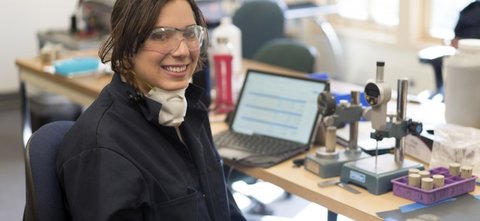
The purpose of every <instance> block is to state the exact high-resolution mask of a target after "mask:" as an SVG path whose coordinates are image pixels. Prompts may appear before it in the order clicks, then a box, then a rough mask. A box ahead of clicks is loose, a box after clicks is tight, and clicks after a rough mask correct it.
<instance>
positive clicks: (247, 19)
mask: <svg viewBox="0 0 480 221" xmlns="http://www.w3.org/2000/svg"><path fill="white" fill-rule="evenodd" d="M282 3H283V4H282ZM285 8H286V5H285V4H284V2H282V1H281V0H277V1H275V0H252V1H246V2H244V3H243V5H241V6H240V7H239V8H238V9H237V10H236V11H235V12H234V14H233V17H232V23H233V24H234V25H236V26H237V27H238V28H239V29H240V30H241V31H242V56H243V57H244V58H252V57H253V54H254V53H255V52H256V51H257V49H258V48H260V47H261V46H262V45H263V44H265V43H266V42H268V41H270V40H272V39H275V38H281V37H284V34H285V27H284V26H285V16H284V9H285Z"/></svg>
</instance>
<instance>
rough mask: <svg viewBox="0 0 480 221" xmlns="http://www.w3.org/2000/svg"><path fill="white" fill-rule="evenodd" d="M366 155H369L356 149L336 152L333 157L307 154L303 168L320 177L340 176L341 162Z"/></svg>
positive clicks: (365, 156) (362, 157)
mask: <svg viewBox="0 0 480 221" xmlns="http://www.w3.org/2000/svg"><path fill="white" fill-rule="evenodd" d="M368 157H370V155H368V154H366V153H364V152H362V151H357V150H353V151H348V150H345V151H341V152H338V154H337V156H336V157H335V158H328V157H325V158H324V157H319V156H318V155H317V154H309V155H308V156H307V158H306V159H305V169H306V170H308V171H310V172H312V173H315V174H317V175H318V176H320V177H322V178H330V177H336V176H340V170H341V169H342V166H343V164H345V163H347V162H351V161H355V160H359V159H364V158H368Z"/></svg>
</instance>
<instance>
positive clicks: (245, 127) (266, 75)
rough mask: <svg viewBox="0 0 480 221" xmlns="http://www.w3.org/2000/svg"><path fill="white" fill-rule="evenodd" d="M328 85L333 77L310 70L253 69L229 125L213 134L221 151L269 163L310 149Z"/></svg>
mask: <svg viewBox="0 0 480 221" xmlns="http://www.w3.org/2000/svg"><path fill="white" fill-rule="evenodd" d="M327 87H328V81H325V80H320V79H313V78H308V77H307V76H306V75H305V76H303V75H297V76H290V75H288V76H287V75H281V74H278V73H271V72H266V71H259V70H252V69H250V70H248V71H247V74H246V76H245V80H244V83H243V86H242V90H241V92H240V94H239V97H238V99H237V104H236V108H235V110H234V112H233V113H232V115H231V117H230V121H229V129H228V130H227V131H224V132H221V133H219V134H216V135H215V136H214V137H213V138H214V143H215V146H216V147H217V150H218V152H219V154H220V156H221V157H222V158H223V159H226V160H230V161H233V163H238V164H242V165H247V166H258V167H265V168H267V167H270V166H272V165H275V164H278V163H280V162H282V161H284V160H286V159H289V158H291V157H293V156H294V155H297V154H299V153H301V152H304V151H306V150H308V149H309V148H310V146H311V144H312V138H313V137H314V133H315V129H316V127H315V126H316V122H317V118H318V113H317V97H318V95H319V94H320V93H321V92H322V91H324V90H325V89H326V88H327Z"/></svg>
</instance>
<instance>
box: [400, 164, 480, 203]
mask: <svg viewBox="0 0 480 221" xmlns="http://www.w3.org/2000/svg"><path fill="white" fill-rule="evenodd" d="M429 171H430V176H433V175H435V174H441V175H443V176H444V177H445V185H444V186H443V187H440V188H434V189H432V190H422V189H420V188H419V187H413V186H409V185H408V175H407V176H402V177H399V178H396V179H393V180H392V184H393V194H395V195H397V196H401V197H403V198H407V199H409V200H413V201H415V202H418V203H423V204H431V203H435V202H438V201H441V200H444V199H447V198H450V197H454V196H458V195H461V194H464V193H468V192H471V191H473V190H474V189H475V180H476V179H477V177H476V176H472V177H471V178H462V177H460V176H452V175H450V174H448V169H447V168H444V167H437V168H433V169H430V170H429Z"/></svg>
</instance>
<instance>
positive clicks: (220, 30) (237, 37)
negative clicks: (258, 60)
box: [212, 17, 242, 79]
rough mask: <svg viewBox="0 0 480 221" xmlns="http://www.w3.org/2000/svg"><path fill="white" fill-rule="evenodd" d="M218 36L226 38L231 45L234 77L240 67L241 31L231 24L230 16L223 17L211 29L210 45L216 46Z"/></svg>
mask: <svg viewBox="0 0 480 221" xmlns="http://www.w3.org/2000/svg"><path fill="white" fill-rule="evenodd" d="M218 38H227V40H228V42H229V43H230V44H231V46H232V52H233V53H232V55H233V74H234V79H235V78H236V76H238V75H239V74H240V73H239V72H240V71H241V67H242V32H241V31H240V29H239V28H238V27H237V26H235V25H234V24H232V19H231V18H230V17H223V18H222V20H221V21H220V25H219V26H218V27H216V28H215V29H213V31H212V47H213V48H216V47H217V44H218V40H217V39H218Z"/></svg>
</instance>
